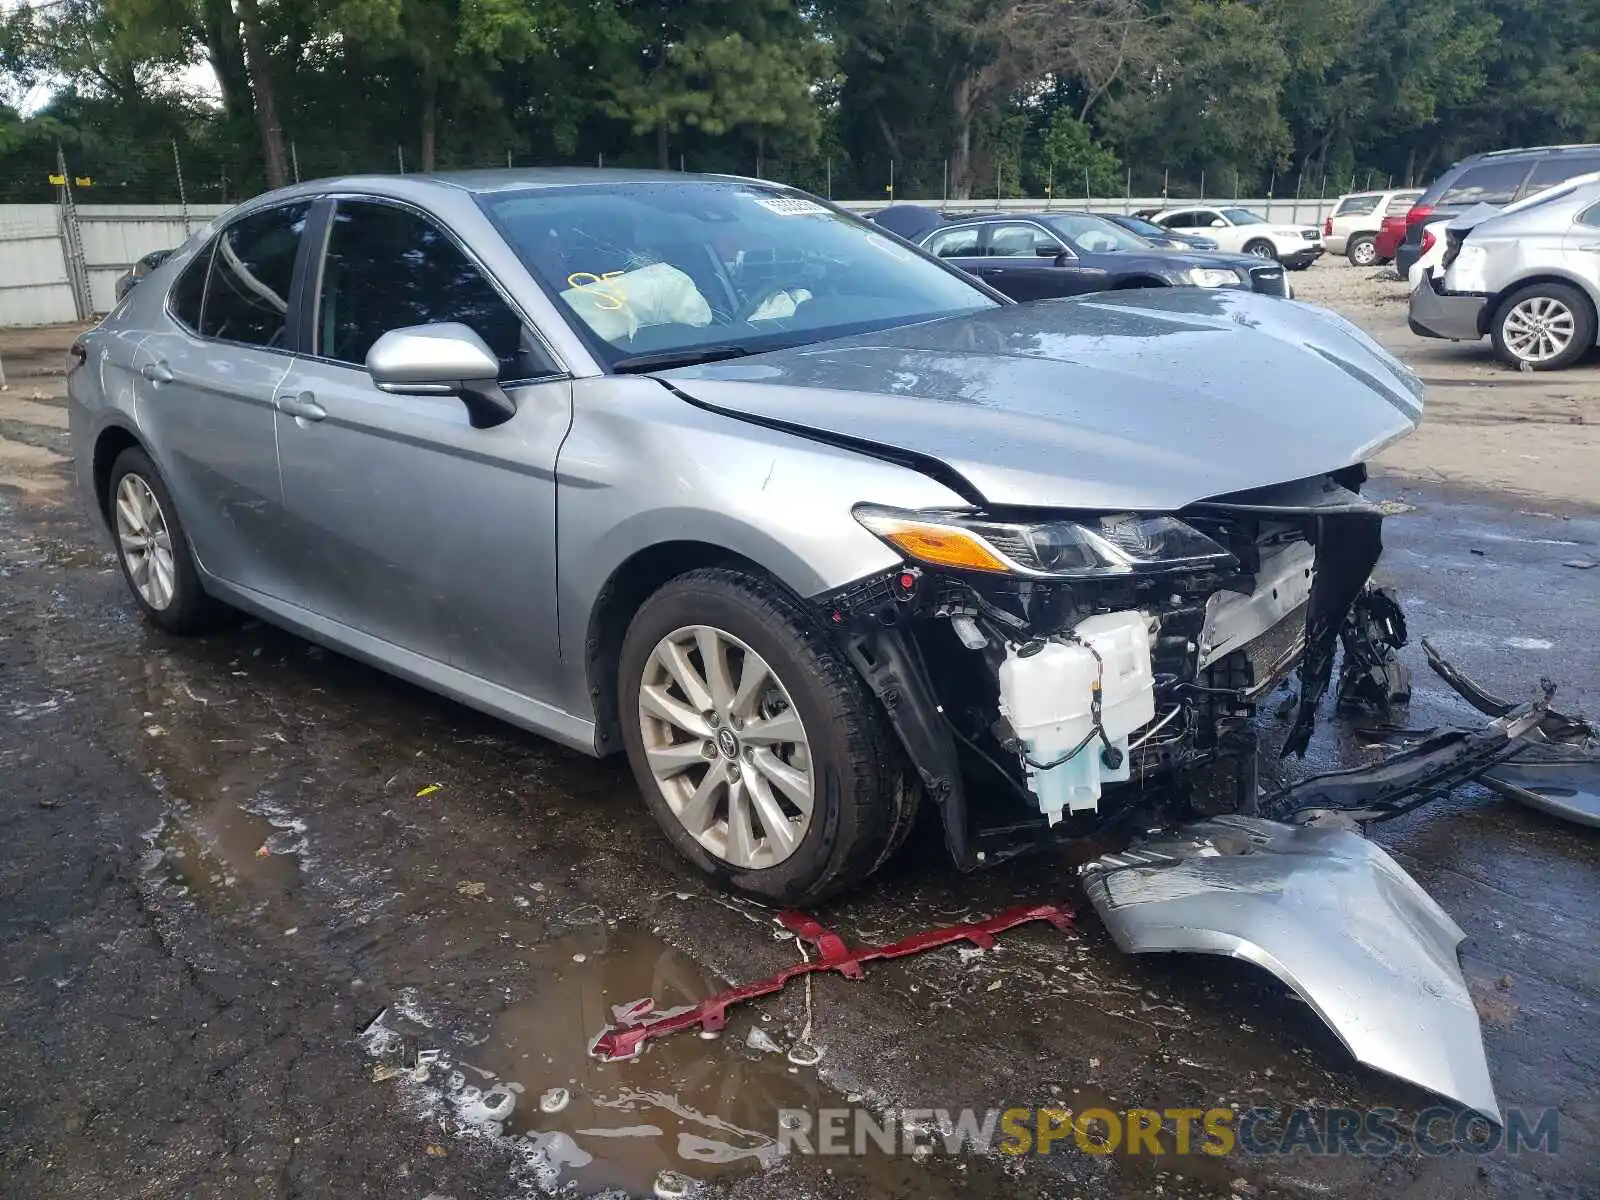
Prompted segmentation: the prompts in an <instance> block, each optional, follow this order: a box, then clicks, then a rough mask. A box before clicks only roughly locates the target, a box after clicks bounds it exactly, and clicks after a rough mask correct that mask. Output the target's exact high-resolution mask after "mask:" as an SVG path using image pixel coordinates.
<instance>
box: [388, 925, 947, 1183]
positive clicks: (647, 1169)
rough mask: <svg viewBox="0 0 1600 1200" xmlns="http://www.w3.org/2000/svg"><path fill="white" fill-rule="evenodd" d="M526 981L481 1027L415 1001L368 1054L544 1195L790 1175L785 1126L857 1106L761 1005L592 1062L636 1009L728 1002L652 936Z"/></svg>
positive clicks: (627, 934) (537, 964)
mask: <svg viewBox="0 0 1600 1200" xmlns="http://www.w3.org/2000/svg"><path fill="white" fill-rule="evenodd" d="M525 970H526V977H525V979H524V980H523V981H522V986H521V987H520V988H519V991H521V992H522V993H524V994H525V998H521V999H515V1000H512V1001H511V1002H509V1003H507V1004H505V1005H504V1006H503V1007H502V1008H501V1009H500V1010H499V1011H498V1012H496V1013H494V1014H492V1015H486V1016H483V1017H480V1018H478V1019H476V1020H473V1019H471V1018H460V1017H458V1018H454V1019H453V1018H452V1017H451V1016H450V1015H449V1014H448V1013H446V1012H444V1011H442V1010H441V1009H440V1008H438V1007H435V1006H434V1005H432V1004H430V1002H429V999H428V997H427V996H425V995H423V994H419V992H418V991H417V990H416V989H407V990H406V991H404V992H403V993H402V994H401V995H400V997H399V998H398V999H397V1000H396V1002H395V1003H394V1004H392V1005H390V1006H389V1007H388V1008H387V1009H386V1010H384V1012H383V1013H382V1014H381V1015H380V1016H379V1018H378V1019H377V1020H376V1021H375V1022H374V1023H373V1025H372V1026H370V1027H369V1028H368V1030H367V1031H366V1033H365V1034H364V1035H363V1042H364V1045H365V1046H366V1049H367V1050H368V1052H369V1054H371V1055H372V1056H373V1057H374V1058H375V1059H377V1062H378V1065H377V1066H376V1068H375V1071H374V1075H375V1077H376V1078H379V1079H388V1080H393V1081H394V1086H395V1088H396V1090H397V1099H398V1100H399V1102H400V1103H402V1104H403V1105H405V1106H407V1107H410V1108H413V1109H420V1110H423V1111H425V1112H426V1113H427V1114H428V1115H429V1116H430V1117H432V1118H435V1119H438V1120H440V1121H441V1122H442V1123H443V1125H444V1127H445V1128H447V1129H448V1128H451V1127H454V1128H456V1129H457V1130H458V1131H459V1130H462V1129H465V1130H466V1131H467V1132H468V1136H471V1135H472V1134H473V1133H478V1134H487V1135H489V1136H494V1137H503V1138H506V1139H509V1140H510V1141H511V1143H512V1144H513V1146H514V1147H515V1149H516V1150H517V1153H518V1155H519V1157H520V1158H521V1160H522V1163H523V1166H524V1168H525V1170H524V1172H523V1175H524V1179H525V1182H531V1183H533V1184H535V1185H537V1187H538V1189H539V1190H542V1191H553V1190H556V1189H560V1188H565V1187H575V1188H576V1189H577V1190H578V1191H579V1192H580V1193H581V1194H593V1193H595V1192H601V1191H605V1190H606V1189H612V1190H614V1191H620V1192H624V1193H626V1194H628V1195H643V1196H651V1195H683V1194H693V1193H694V1192H695V1190H696V1189H697V1187H698V1186H699V1185H702V1184H705V1183H708V1182H711V1181H716V1180H725V1179H728V1178H730V1177H733V1176H736V1175H743V1174H749V1173H752V1172H759V1171H763V1170H767V1169H771V1168H773V1167H775V1166H777V1165H778V1164H779V1163H780V1162H781V1161H782V1160H783V1158H784V1154H783V1151H782V1149H781V1148H780V1145H779V1115H780V1113H781V1112H782V1110H784V1109H804V1110H806V1111H808V1112H815V1111H816V1110H817V1109H819V1108H841V1107H845V1106H847V1105H848V1104H849V1103H850V1102H851V1100H852V1099H854V1098H850V1097H846V1096H843V1095H841V1094H840V1093H838V1092H836V1091H834V1090H833V1089H832V1088H830V1087H829V1086H828V1085H827V1084H826V1083H824V1082H822V1081H821V1080H820V1079H819V1077H818V1075H817V1070H816V1067H815V1065H814V1062H815V1058H816V1053H815V1051H814V1050H813V1048H812V1047H811V1046H810V1045H809V1043H808V1042H805V1041H802V1040H800V1039H798V1038H797V1037H796V1036H795V1035H794V1033H793V1032H791V1031H787V1030H785V1029H784V1028H783V1027H782V1025H781V1024H780V1023H779V1022H778V1021H777V1020H776V1019H775V1018H773V1016H772V1014H771V1013H769V1012H763V1006H762V1005H761V1004H760V1003H759V1002H757V1003H754V1004H751V1005H747V1006H740V1007H739V1008H735V1009H732V1010H730V1012H729V1021H728V1026H727V1028H726V1029H725V1030H724V1031H723V1032H722V1033H721V1034H719V1035H717V1036H715V1037H712V1036H708V1035H704V1034H697V1033H695V1032H686V1033H681V1034H676V1035H673V1036H670V1037H664V1038H662V1039H660V1040H657V1041H652V1042H650V1043H648V1044H647V1046H646V1048H645V1050H644V1051H643V1053H641V1054H640V1056H639V1057H638V1058H636V1059H633V1060H629V1061H624V1062H602V1061H600V1060H598V1059H596V1058H594V1057H593V1056H591V1054H590V1053H589V1047H590V1046H591V1045H592V1043H593V1042H594V1039H595V1037H596V1036H597V1035H598V1034H599V1033H600V1032H601V1031H602V1030H604V1029H605V1028H606V1026H607V1025H608V1024H610V1023H613V1022H615V1021H616V1020H618V1018H619V1015H620V1011H621V1010H623V1009H625V1008H627V1007H628V1006H630V1005H632V1004H633V1003H634V1002H636V1001H638V1000H640V999H642V998H645V997H649V998H650V999H652V1000H653V1001H654V1002H655V1005H656V1008H657V1009H658V1010H666V1009H671V1008H674V1007H678V1006H683V1005H688V1004H692V1003H694V1002H695V1001H698V1000H700V999H703V998H704V997H706V996H709V995H711V994H712V993H713V992H716V991H720V990H722V989H723V988H725V987H726V986H728V985H727V984H726V983H725V982H723V981H719V980H718V979H717V978H716V977H715V976H714V975H712V974H711V973H709V972H708V971H706V970H705V969H704V968H702V967H700V966H699V965H698V964H696V963H695V962H694V961H693V960H692V959H690V958H689V957H688V956H687V955H684V954H682V953H680V952H679V951H677V950H674V949H673V948H672V947H670V946H669V945H667V944H666V943H665V942H663V941H661V940H660V939H659V938H658V937H656V936H654V935H652V934H650V933H648V932H646V931H644V930H642V929H639V928H636V927H627V926H613V925H608V924H595V925H593V926H588V927H586V928H585V929H584V930H583V931H581V932H579V933H576V934H573V935H571V936H567V937H562V938H557V939H554V940H552V941H549V942H547V943H544V944H543V945H541V946H539V947H537V948H535V949H533V950H531V951H529V952H528V953H527V956H526V960H525ZM793 986H795V987H797V988H800V987H803V984H801V983H799V982H798V981H797V982H796V984H794V985H793ZM841 1165H842V1166H843V1167H844V1169H845V1170H846V1171H848V1173H849V1174H851V1175H859V1176H862V1177H864V1178H869V1179H873V1180H875V1181H879V1182H882V1183H884V1184H886V1185H890V1186H892V1187H893V1189H894V1190H895V1191H896V1192H898V1191H899V1190H900V1188H901V1187H903V1186H904V1184H905V1180H901V1182H900V1184H898V1185H895V1184H891V1180H894V1179H900V1177H902V1176H907V1177H909V1176H912V1175H914V1174H915V1173H916V1172H918V1171H920V1170H921V1168H920V1167H919V1166H917V1165H916V1164H914V1163H913V1162H911V1161H909V1160H905V1159H892V1158H890V1157H889V1156H887V1155H884V1154H879V1155H877V1156H876V1157H873V1156H872V1155H870V1154H869V1155H868V1156H867V1157H865V1158H862V1159H852V1160H849V1161H848V1163H843V1164H841Z"/></svg>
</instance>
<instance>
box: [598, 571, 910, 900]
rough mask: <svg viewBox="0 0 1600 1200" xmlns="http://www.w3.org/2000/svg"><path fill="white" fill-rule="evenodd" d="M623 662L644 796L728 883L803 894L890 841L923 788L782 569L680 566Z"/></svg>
mask: <svg viewBox="0 0 1600 1200" xmlns="http://www.w3.org/2000/svg"><path fill="white" fill-rule="evenodd" d="M619 665H620V670H619V671H618V677H619V680H618V682H619V687H620V695H619V697H618V701H619V703H618V711H619V713H620V715H621V720H622V726H623V729H622V733H623V741H624V743H625V745H626V747H627V751H628V760H629V763H630V765H631V766H632V767H633V773H634V776H635V778H636V779H637V781H638V784H639V788H640V790H641V791H642V792H643V793H644V798H645V804H646V805H647V807H648V808H649V809H650V812H651V815H653V816H654V817H655V819H656V821H657V823H659V824H660V826H661V828H662V829H663V830H664V831H665V832H666V834H667V837H668V838H669V839H670V840H671V841H672V844H673V845H674V846H675V847H676V848H677V850H678V852H679V853H680V854H682V855H683V856H684V857H685V858H687V859H688V860H689V861H690V862H692V863H693V864H694V865H695V866H696V867H698V868H699V869H700V870H701V871H703V872H705V873H706V874H707V875H709V876H711V877H712V878H713V879H714V880H716V881H717V882H718V883H719V884H720V885H721V886H723V887H726V888H728V889H729V890H731V891H734V892H737V893H740V894H742V895H746V896H749V897H751V898H753V899H756V900H760V901H763V902H765V903H769V904H809V903H813V902H815V901H817V900H820V899H823V898H824V897H826V896H829V895H831V894H833V893H835V892H838V891H841V890H843V889H844V888H847V887H849V886H851V885H852V884H855V883H859V882H860V881H861V880H863V879H865V878H866V877H867V876H868V875H870V874H871V873H872V872H873V871H874V870H876V869H877V868H878V867H879V866H880V865H882V863H883V862H884V861H885V860H886V859H887V858H888V857H889V855H890V854H891V853H892V852H893V850H894V848H895V845H896V843H897V842H898V841H899V840H900V838H901V837H902V836H903V834H904V832H905V829H906V828H907V826H908V825H909V820H910V815H911V811H912V806H913V804H914V799H913V797H914V793H912V792H910V791H909V790H908V789H907V788H906V786H905V784H904V782H903V773H902V771H901V770H900V763H901V757H900V751H899V747H898V746H897V745H896V744H895V743H894V740H893V735H892V733H891V732H890V731H889V729H888V727H887V721H886V719H885V717H884V715H883V713H882V712H881V710H880V709H879V708H878V706H877V702H876V701H875V700H874V699H873V698H872V696H871V695H870V693H869V692H868V691H867V689H866V686H865V684H864V683H863V681H862V680H861V678H860V676H859V675H858V674H857V673H856V671H855V670H854V668H852V667H851V666H850V664H849V663H848V661H846V659H845V658H844V656H843V655H842V654H841V653H840V651H839V650H838V648H837V647H836V645H835V644H834V642H833V640H832V639H831V638H830V637H829V635H828V633H827V631H826V630H825V629H824V628H823V627H822V626H821V624H820V623H819V622H818V621H817V620H816V619H815V618H814V617H813V616H812V615H811V614H810V613H808V612H807V611H806V610H805V609H804V608H803V607H802V606H801V604H800V603H799V602H798V601H797V600H795V599H794V598H793V597H791V596H790V595H788V593H786V592H784V591H783V590H782V589H781V588H780V587H778V586H777V585H776V584H774V583H772V582H770V581H768V580H765V579H762V578H759V577H757V576H754V575H748V574H745V573H742V572H737V571H728V570H704V571H694V572H691V573H690V574H687V575H683V576H680V577H679V578H677V579H675V580H673V581H671V582H670V583H668V584H666V585H665V586H664V587H662V589H661V590H660V591H658V592H656V593H655V595H653V596H651V597H650V599H648V600H647V601H645V603H644V605H643V606H642V607H641V608H640V609H639V612H638V614H637V615H636V616H635V617H634V619H633V622H632V624H631V625H630V626H629V627H628V632H627V636H626V637H625V638H624V639H623V645H622V657H621V662H620V664H619Z"/></svg>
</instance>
